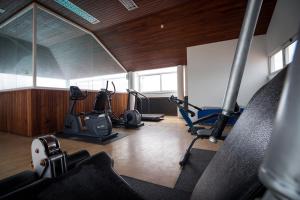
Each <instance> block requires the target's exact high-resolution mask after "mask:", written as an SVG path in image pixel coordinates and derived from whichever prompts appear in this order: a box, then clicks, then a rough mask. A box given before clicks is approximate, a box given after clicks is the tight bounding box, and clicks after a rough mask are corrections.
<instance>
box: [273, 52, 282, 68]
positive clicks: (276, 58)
mask: <svg viewBox="0 0 300 200" xmlns="http://www.w3.org/2000/svg"><path fill="white" fill-rule="evenodd" d="M271 67H272V72H276V71H278V70H280V69H282V68H283V51H282V50H280V51H278V52H277V53H275V54H274V55H273V56H272V57H271Z"/></svg>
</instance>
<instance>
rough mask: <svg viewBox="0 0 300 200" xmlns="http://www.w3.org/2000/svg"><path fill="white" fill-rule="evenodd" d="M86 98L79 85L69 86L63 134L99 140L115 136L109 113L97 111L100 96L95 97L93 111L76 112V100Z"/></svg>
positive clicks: (99, 104)
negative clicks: (67, 107)
mask: <svg viewBox="0 0 300 200" xmlns="http://www.w3.org/2000/svg"><path fill="white" fill-rule="evenodd" d="M86 98H87V92H84V93H83V92H82V91H81V90H80V89H79V87H77V86H71V87H70V97H69V100H70V103H69V111H68V114H67V116H66V117H65V123H64V131H63V134H64V136H69V137H70V138H72V137H90V138H94V139H95V140H99V141H100V142H102V141H105V140H107V139H110V138H113V137H116V136H117V135H118V133H114V132H112V122H111V119H110V117H109V114H108V113H106V112H102V111H99V110H100V109H99V106H101V103H99V101H100V100H101V98H99V97H98V95H97V97H96V100H95V103H94V108H93V111H92V112H90V113H83V112H82V113H79V114H76V111H75V108H76V103H77V101H80V100H84V99H86ZM81 117H82V118H83V121H84V124H85V126H83V123H82V120H81Z"/></svg>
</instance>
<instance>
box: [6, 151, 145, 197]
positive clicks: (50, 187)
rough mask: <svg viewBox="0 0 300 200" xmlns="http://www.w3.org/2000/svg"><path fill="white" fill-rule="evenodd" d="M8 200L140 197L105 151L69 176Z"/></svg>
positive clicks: (41, 183)
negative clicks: (114, 168) (120, 174)
mask: <svg viewBox="0 0 300 200" xmlns="http://www.w3.org/2000/svg"><path fill="white" fill-rule="evenodd" d="M5 199H43V200H59V199H64V200H69V199H70V200H71V199H89V200H93V199H95V200H96V199H97V200H99V199H132V200H140V199H142V197H140V196H139V195H138V194H137V193H136V192H135V191H133V190H132V189H131V188H130V187H129V185H128V184H127V183H126V182H125V181H124V180H123V179H122V178H121V177H120V176H119V175H118V174H117V173H116V172H115V171H114V170H113V169H112V160H111V158H110V157H109V156H108V155H107V154H106V153H104V152H102V153H98V154H96V155H94V156H92V157H90V158H88V159H86V160H84V161H83V162H82V163H81V164H79V165H78V166H77V167H76V168H74V169H73V170H71V171H70V172H68V173H67V174H65V175H63V176H61V177H59V178H55V179H45V180H41V181H38V182H35V183H33V184H31V185H28V186H27V187H25V188H23V189H21V190H19V191H16V192H14V193H13V194H10V195H8V196H6V198H5Z"/></svg>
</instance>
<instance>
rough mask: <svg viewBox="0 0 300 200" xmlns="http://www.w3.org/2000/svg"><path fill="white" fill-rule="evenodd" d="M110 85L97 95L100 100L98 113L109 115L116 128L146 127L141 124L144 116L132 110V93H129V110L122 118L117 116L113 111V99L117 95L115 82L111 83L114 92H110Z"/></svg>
mask: <svg viewBox="0 0 300 200" xmlns="http://www.w3.org/2000/svg"><path fill="white" fill-rule="evenodd" d="M108 83H109V82H108V81H107V82H106V88H105V89H101V90H100V91H99V92H98V94H97V97H96V98H97V99H99V101H98V102H99V106H98V107H99V108H98V111H100V112H106V113H108V115H109V116H110V118H111V120H112V125H113V126H114V127H116V128H119V127H125V128H139V127H141V126H144V123H142V122H141V121H142V115H141V114H140V113H139V111H138V110H136V109H133V110H131V109H130V93H128V100H127V110H126V111H125V112H124V113H123V114H122V115H121V116H117V115H116V114H115V113H114V112H113V111H112V106H111V104H112V97H113V95H114V94H115V93H116V87H115V84H114V82H111V84H112V86H113V91H110V90H108Z"/></svg>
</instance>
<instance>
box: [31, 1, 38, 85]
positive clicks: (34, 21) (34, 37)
mask: <svg viewBox="0 0 300 200" xmlns="http://www.w3.org/2000/svg"><path fill="white" fill-rule="evenodd" d="M36 14H37V6H36V3H33V7H32V86H33V87H34V88H35V87H36V75H37V73H36V63H37V60H36V53H37V52H36V49H37V47H36V40H37V19H36Z"/></svg>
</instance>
